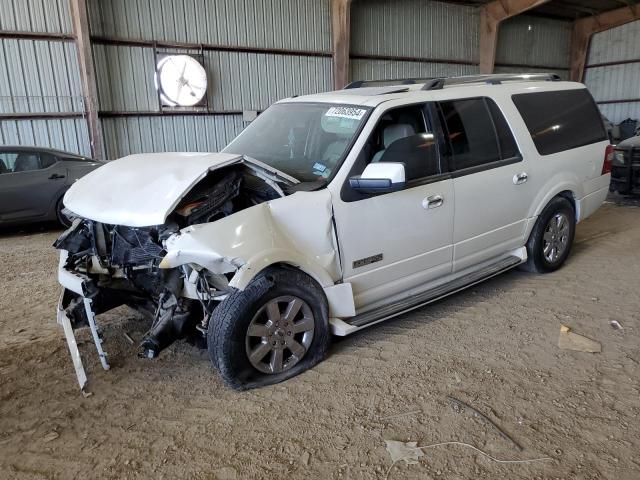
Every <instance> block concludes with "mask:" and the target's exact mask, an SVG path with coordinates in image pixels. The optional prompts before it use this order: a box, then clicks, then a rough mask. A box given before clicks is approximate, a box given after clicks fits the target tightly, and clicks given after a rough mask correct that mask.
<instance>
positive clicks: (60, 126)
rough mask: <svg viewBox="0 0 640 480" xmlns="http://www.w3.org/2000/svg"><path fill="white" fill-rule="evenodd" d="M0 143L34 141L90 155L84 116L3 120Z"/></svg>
mask: <svg viewBox="0 0 640 480" xmlns="http://www.w3.org/2000/svg"><path fill="white" fill-rule="evenodd" d="M0 145H27V146H32V145H33V146H40V147H50V148H57V149H59V150H64V151H67V152H75V153H79V154H81V155H87V156H89V155H91V149H90V147H89V132H88V130H87V122H86V121H85V119H84V118H62V119H46V120H0Z"/></svg>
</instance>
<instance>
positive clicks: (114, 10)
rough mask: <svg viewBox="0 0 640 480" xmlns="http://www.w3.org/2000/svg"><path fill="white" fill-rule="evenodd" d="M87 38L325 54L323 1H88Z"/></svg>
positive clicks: (327, 38)
mask: <svg viewBox="0 0 640 480" xmlns="http://www.w3.org/2000/svg"><path fill="white" fill-rule="evenodd" d="M89 12H90V14H89V18H90V24H91V32H92V34H93V35H101V36H111V37H118V38H128V39H145V40H158V41H161V40H162V41H176V42H191V43H209V44H217V45H236V46H247V47H266V48H283V49H294V50H312V51H325V52H328V51H330V50H331V28H330V25H331V20H330V15H329V0H216V1H212V0H89Z"/></svg>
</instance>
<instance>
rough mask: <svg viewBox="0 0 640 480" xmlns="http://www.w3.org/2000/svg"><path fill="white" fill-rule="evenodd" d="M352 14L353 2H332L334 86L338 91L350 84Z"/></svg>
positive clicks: (338, 0)
mask: <svg viewBox="0 0 640 480" xmlns="http://www.w3.org/2000/svg"><path fill="white" fill-rule="evenodd" d="M350 13H351V0H331V37H332V41H333V45H332V52H333V85H334V87H335V88H336V89H340V88H342V87H344V86H345V85H346V84H347V83H349V48H350V36H351V25H350V22H351V19H350V17H351V15H350Z"/></svg>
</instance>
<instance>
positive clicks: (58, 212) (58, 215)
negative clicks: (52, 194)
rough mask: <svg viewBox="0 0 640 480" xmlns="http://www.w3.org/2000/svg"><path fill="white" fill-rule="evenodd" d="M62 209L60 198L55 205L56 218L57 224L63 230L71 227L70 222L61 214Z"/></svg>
mask: <svg viewBox="0 0 640 480" xmlns="http://www.w3.org/2000/svg"><path fill="white" fill-rule="evenodd" d="M63 209H64V204H63V203H62V197H60V199H59V200H58V202H57V203H56V218H57V219H58V223H59V224H60V225H62V226H63V227H64V228H69V227H70V226H71V220H69V219H68V218H67V216H66V215H65V214H64V213H62V210H63Z"/></svg>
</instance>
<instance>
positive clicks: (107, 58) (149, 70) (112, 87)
mask: <svg viewBox="0 0 640 480" xmlns="http://www.w3.org/2000/svg"><path fill="white" fill-rule="evenodd" d="M93 59H94V63H95V69H96V81H97V85H98V99H99V107H98V108H99V109H100V110H117V111H151V110H158V109H159V107H158V95H157V93H156V89H155V86H154V72H155V67H154V63H153V49H152V48H142V47H128V46H116V45H93Z"/></svg>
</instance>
